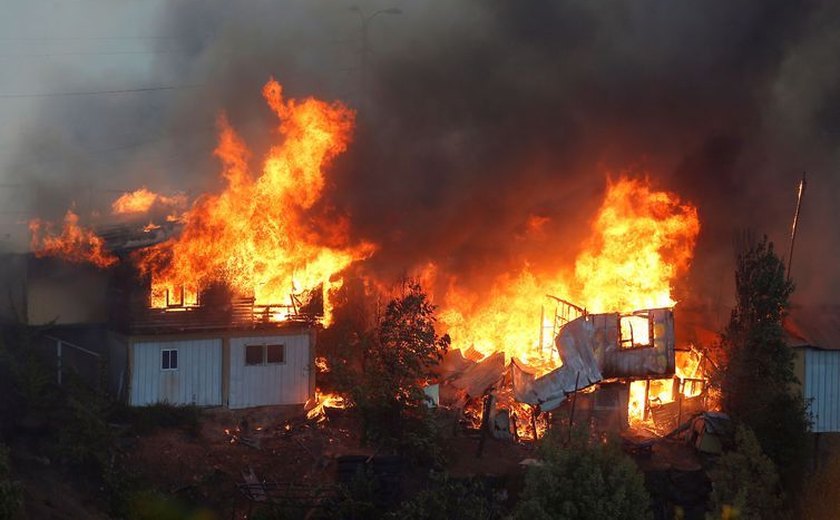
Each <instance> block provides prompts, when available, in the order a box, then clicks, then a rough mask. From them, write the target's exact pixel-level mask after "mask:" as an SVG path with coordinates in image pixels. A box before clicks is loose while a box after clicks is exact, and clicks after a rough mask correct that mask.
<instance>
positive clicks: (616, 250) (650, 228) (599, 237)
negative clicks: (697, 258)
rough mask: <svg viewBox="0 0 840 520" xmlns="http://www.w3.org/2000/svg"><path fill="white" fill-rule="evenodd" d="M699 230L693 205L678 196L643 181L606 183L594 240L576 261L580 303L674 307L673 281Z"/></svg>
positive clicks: (610, 307)
mask: <svg viewBox="0 0 840 520" xmlns="http://www.w3.org/2000/svg"><path fill="white" fill-rule="evenodd" d="M699 232H700V220H699V218H698V216H697V209H696V208H695V207H694V206H692V205H690V204H684V203H681V202H680V200H679V198H678V197H677V196H676V195H674V194H671V193H667V192H664V191H653V190H652V189H651V187H650V185H649V184H648V183H647V182H643V181H641V180H635V179H628V178H621V179H619V180H618V181H617V182H610V183H609V185H608V188H607V194H606V197H605V198H604V202H603V204H602V205H601V209H600V210H599V212H598V216H597V218H596V219H595V222H594V224H593V234H594V237H595V238H594V240H593V241H592V243H591V244H590V245H589V247H588V249H586V250H585V251H583V252H582V253H581V254H580V255H578V258H577V262H576V263H575V277H576V279H577V282H578V283H579V284H580V285H581V288H580V296H579V301H581V302H583V303H585V304H586V307H587V309H588V310H589V311H590V312H596V313H597V312H622V311H632V310H635V309H650V308H656V307H671V306H673V305H674V304H675V303H676V302H675V301H674V300H673V299H672V298H671V289H672V285H673V283H674V281H675V280H676V279H677V276H678V275H680V274H682V273H684V272H685V270H686V269H687V268H688V265H689V263H690V262H691V258H692V254H693V251H694V244H695V242H696V240H697V235H698V233H699Z"/></svg>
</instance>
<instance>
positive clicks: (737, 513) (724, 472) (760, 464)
mask: <svg viewBox="0 0 840 520" xmlns="http://www.w3.org/2000/svg"><path fill="white" fill-rule="evenodd" d="M709 477H710V478H711V480H712V495H711V497H710V502H711V504H710V506H711V507H710V509H711V511H712V514H713V518H740V519H743V520H752V519H764V518H766V519H773V518H784V514H783V512H782V504H783V501H782V495H781V491H780V487H779V475H778V474H777V473H776V466H775V465H774V464H773V461H772V460H770V458H769V457H767V456H766V455H765V454H764V453H763V452H762V451H761V445H760V444H759V442H758V439H756V437H755V434H754V433H753V432H752V430H750V429H749V428H747V427H746V426H744V425H739V426H738V428H737V430H736V432H735V449H734V450H732V451H730V452H728V453H725V454H723V455H722V456H721V457H720V458H719V459H718V460H717V464H716V465H715V467H714V468H712V470H711V471H709Z"/></svg>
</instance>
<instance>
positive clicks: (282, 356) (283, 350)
mask: <svg viewBox="0 0 840 520" xmlns="http://www.w3.org/2000/svg"><path fill="white" fill-rule="evenodd" d="M271 347H280V361H269V360H268V352H269V349H270V348H271ZM265 364H266V365H285V364H286V344H285V343H266V344H265Z"/></svg>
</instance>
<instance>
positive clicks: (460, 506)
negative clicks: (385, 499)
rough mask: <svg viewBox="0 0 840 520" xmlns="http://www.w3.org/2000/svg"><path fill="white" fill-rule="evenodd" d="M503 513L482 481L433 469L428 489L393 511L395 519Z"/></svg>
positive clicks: (475, 518)
mask: <svg viewBox="0 0 840 520" xmlns="http://www.w3.org/2000/svg"><path fill="white" fill-rule="evenodd" d="M501 517H502V509H501V506H500V504H499V503H498V502H496V501H495V500H494V498H493V494H492V491H491V490H488V489H487V488H486V486H485V485H484V484H483V483H482V482H481V481H479V480H475V479H453V478H451V477H449V475H448V474H446V473H432V475H431V482H430V483H429V485H428V487H427V488H426V489H424V490H422V491H420V492H419V493H417V494H416V495H415V496H414V497H412V498H411V499H410V500H408V501H406V502H404V503H403V504H402V506H401V507H400V508H399V509H398V510H397V511H395V512H393V513H391V514H390V515H389V518H392V519H394V520H397V519H402V520H436V519H438V518H459V519H462V520H493V519H496V518H501Z"/></svg>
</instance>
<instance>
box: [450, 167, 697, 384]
mask: <svg viewBox="0 0 840 520" xmlns="http://www.w3.org/2000/svg"><path fill="white" fill-rule="evenodd" d="M530 225H531V222H530V221H529V226H530ZM699 231H700V223H699V219H698V216H697V209H696V208H695V207H694V206H692V205H691V204H687V203H683V202H681V201H680V199H679V197H677V196H676V195H675V194H673V193H669V192H665V191H657V190H655V189H654V188H652V187H651V185H650V183H649V181H647V180H639V179H632V178H629V177H626V176H622V177H620V178H619V179H618V180H617V181H610V182H608V185H607V192H606V195H605V197H604V201H603V203H602V205H601V207H600V209H599V211H598V214H597V216H596V218H595V220H594V221H593V224H592V233H591V236H592V238H591V240H590V241H589V242H588V243H587V244H585V245H584V248H583V250H582V251H581V252H580V253H579V254H578V255H577V259H576V262H575V269H574V273H569V272H563V271H555V273H554V274H549V275H545V274H540V275H538V274H536V273H535V272H534V271H533V270H532V269H530V268H528V267H527V266H526V267H525V268H523V269H522V270H521V271H520V272H518V273H515V274H504V275H502V276H500V277H498V279H497V280H496V283H494V284H493V286H492V287H491V288H490V290H489V291H488V294H486V295H484V296H483V297H481V298H479V297H478V296H476V295H475V294H472V293H470V292H467V291H464V290H461V289H458V287H457V285H453V286H452V287H451V288H450V289H449V290H448V291H447V293H446V294H445V296H444V298H443V302H442V305H441V307H442V311H441V315H440V318H441V322H442V323H443V325H444V326H445V327H446V328H447V329H448V331H449V333H450V335H451V336H452V338H453V346H454V347H455V348H460V349H462V350H463V351H476V352H478V353H479V354H480V356H479V357H482V356H488V355H490V354H493V353H495V352H499V351H503V352H505V353H506V355H507V357H508V358H514V359H517V360H518V361H521V362H523V363H525V364H527V365H529V366H530V367H531V368H532V369H533V370H534V371H535V372H537V373H538V374H540V373H544V372H547V371H549V370H551V369H553V368H556V367H557V366H560V365H561V364H562V360H560V359H559V358H557V357H556V355H555V349H554V348H553V340H554V333H556V331H557V328H558V327H559V326H561V325H562V324H563V322H564V321H565V320H567V319H573V318H575V317H576V315H575V313H574V312H571V314H570V313H569V311H570V309H569V308H568V306H566V305H564V304H562V303H559V302H557V301H556V300H554V299H551V298H543V296H544V295H546V294H551V295H555V296H560V297H565V298H568V299H569V300H570V301H572V302H574V303H576V304H578V305H580V306H583V307H585V308H586V309H587V310H588V311H589V312H626V311H632V310H636V309H644V308H656V307H670V306H672V305H674V303H675V302H674V300H673V298H672V296H671V290H672V287H673V284H674V282H675V281H676V279H677V278H678V276H679V275H681V274H682V273H683V272H684V271H685V269H686V268H687V267H688V265H689V262H690V261H691V257H692V252H693V248H694V244H695V241H696V238H697V234H698V233H699ZM558 310H560V311H562V312H561V315H560V316H559V317H557V311H558ZM556 317H557V321H555V320H556Z"/></svg>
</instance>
